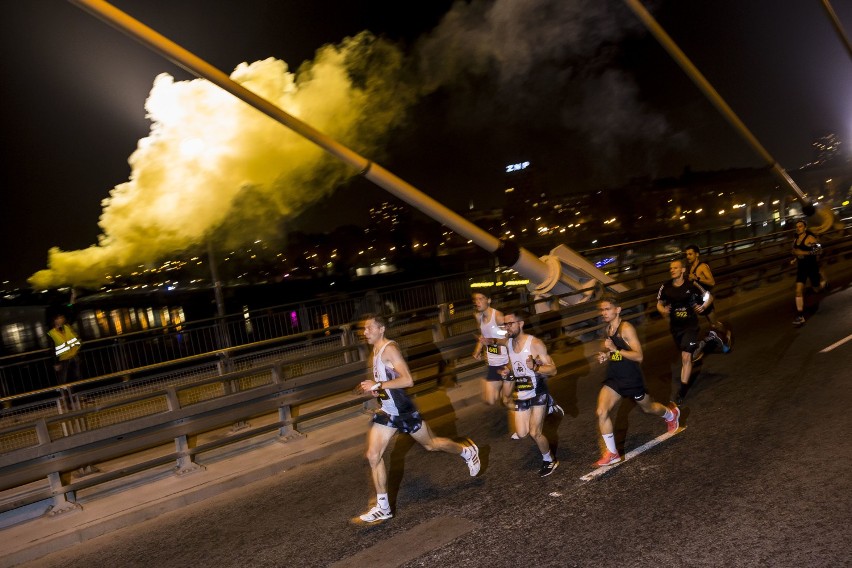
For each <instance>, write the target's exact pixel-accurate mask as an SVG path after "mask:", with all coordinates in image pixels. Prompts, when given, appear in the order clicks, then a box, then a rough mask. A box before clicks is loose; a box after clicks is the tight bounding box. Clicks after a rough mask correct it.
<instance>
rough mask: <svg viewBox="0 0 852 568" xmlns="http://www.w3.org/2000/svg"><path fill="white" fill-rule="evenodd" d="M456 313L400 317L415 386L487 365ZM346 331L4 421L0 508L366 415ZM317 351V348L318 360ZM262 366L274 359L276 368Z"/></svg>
mask: <svg viewBox="0 0 852 568" xmlns="http://www.w3.org/2000/svg"><path fill="white" fill-rule="evenodd" d="M778 242H779V243H780V242H781V241H780V240H779V241H778ZM786 243H787V245H786V246H780V245H776V244H769V243H767V244H766V246H763V245H759V244H755V243H752V244H751V245H748V244H747V243H739V244H738V243H734V244H732V245H731V246H729V247H727V249H726V250H727V252H725V253H724V254H725V255H729V256H730V258H728V257H725V256H723V257H719V258H718V259H717V260H720V261H721V260H722V259H723V258H727V260H728V262H727V263H716V264H717V266H718V268H717V269H716V273H717V274H719V275H720V276H719V277H718V278H717V280H719V281H720V284H719V285H725V284H726V283H727V284H728V285H730V286H731V287H737V286H741V285H743V284H744V283H750V282H757V283H758V284H759V283H760V282H761V281H762V280H770V279H771V278H774V277H776V276H784V275H787V274H790V273H791V272H792V270H793V267H792V266H790V264H789V258H790V256H789V240H787V241H786ZM824 250H825V255H824V258H823V262H824V263H825V264H829V265H830V264H832V263H836V262H845V261H847V260H848V259H850V258H852V237H850V236H849V235H848V234H846V232H845V231H844V232H841V233H839V234H838V235H836V236H835V237H834V238H833V239H827V243H826V246H825V247H824ZM736 258H739V259H740V261H736ZM669 260H670V259H669V258H661V259H658V262H657V264H659V265H660V266H665V265H667V263H668V261H669ZM646 268H647V270H645V271H644V274H642V275H638V276H633V275H632V276H631V278H638V279H639V281H643V282H644V283H645V286H644V287H641V288H636V289H635V290H632V291H631V292H629V293H626V294H625V295H624V296H623V299H624V300H625V302H626V306H625V307H626V308H627V309H628V311H631V310H632V312H633V313H632V314H631V315H630V317H633V318H642V317H644V316H645V315H646V314H647V313H648V312H649V311H650V310H651V309H652V308H651V307H652V305H653V302H654V298H655V295H656V290H657V286H658V283H656V282H649V280H654V279H655V276H653V274H656V272H655V271H653V270H651V265H648V266H646ZM660 272H661V273H662V270H661V271H660ZM652 273H653V274H652ZM719 285H717V287H718V286H719ZM548 302H551V300H548ZM530 306H531V307H534V306H532V304H530ZM533 311H537V310H533ZM446 312H447V310H446V306H435V307H434V311H433V313H434V318H435V319H430V320H427V321H421V322H412V321H407V320H405V319H398V320H397V323H396V324H395V325H392V329H391V330H390V332H389V334H390V335H391V336H392V337H395V338H397V340H398V341H399V342H400V345H401V346H402V347H403V348H404V349H405V350H406V351H407V355H408V357H409V360H410V363H411V366H412V369H413V371H414V372H415V376H416V381H417V382H416V387H415V388H429V385H430V384H437V381H439V380H441V378H442V377H444V376H446V375H447V374H450V373H454V374H457V373H459V372H462V371H463V370H464V369H465V368H466V366H465V365H467V366H469V367H471V368H472V367H474V366H476V365H478V364H479V362H471V360H470V359H468V360H467V362H466V363H465V362H464V361H465V358H467V357H468V356H469V354H470V351H471V344H472V337H471V334H472V333H475V331H476V329H475V323H474V321H473V318H472V317H471V316H470V314H471V312H470V311H469V310H467V311H457V312H456V314H455V316H453V317H449V318H447V317H445V314H446ZM462 312H463V313H462ZM441 314H444V316H442V315H441ZM400 315H402V314H400ZM430 316H431V314H430ZM533 320H534V321H533V326H534V328H535V333H536V334H537V335H539V336H541V337H543V338H544V339H545V340H546V341H548V342H550V343H551V344H552V343H554V342H558V341H566V340H567V341H581V340H582V338H583V336H584V335H587V334H593V333H594V332H595V331H596V330H597V329H598V328H599V327H600V326H599V324H598V322H597V310H596V308H595V306H594V305H592V304H589V303H586V304H577V305H573V306H569V307H565V308H560V309H557V310H550V311H542V312H541V313H538V314H537V315H536V316H535V318H533ZM339 332H340V333H339V336H338V337H334V336H332V339H330V340H329V341H328V343H325V344H318V343H317V340H307V341H303V342H302V343H295V344H294V343H291V344H290V345H289V346H287V345H281V346H271V345H270V346H267V348H268V349H267V350H265V351H264V350H259V351H255V352H253V353H252V354H251V355H250V356H252V357H256V361H255V362H252V363H250V362H248V361H246V362H245V365H246V366H245V367H244V368H241V369H236V368H233V369H232V370H229V371H227V372H224V373H222V374H221V375H220V374H216V375H214V376H209V375H208V376H197V377H193V378H192V379H191V380H187V381H184V382H181V381H172V382H166V383H157V382H155V381H154V382H151V383H150V384H148V385H147V386H143V385H142V384H141V383H140V384H139V388H138V389H137V390H135V391H130V390H127V389H132V388H136V387H137V385H134V384H133V381H130V383H131V384H130V385H125V384H121V385H116V388H118V389H125V390H124V392H123V393H122V394H121V395H120V396H113V397H110V396H109V389H110V388H112V387H101V388H103V389H104V390H103V392H102V393H101V395H102V396H99V397H98V396H94V397H93V399H92V400H93V402H92V406H90V407H84V408H80V409H76V410H74V411H72V412H63V413H62V414H53V415H50V414H47V413H45V414H44V415H42V416H39V417H33V416H27V417H22V416H17V418H16V419H15V422H16V423H14V424H5V425H4V427H3V428H2V429H0V454H2V455H0V491H4V492H11V493H12V494H11V496H7V497H6V498H5V499H4V500H3V501H2V502H0V511H8V510H10V509H13V508H17V507H20V506H22V505H24V504H29V503H35V502H38V501H40V500H43V499H46V498H48V497H52V498H53V499H54V511H55V512H59V511H62V510H66V509H67V508H69V507H74V506H75V504H74V492H75V491H77V490H79V489H82V488H87V487H93V486H96V485H98V484H101V483H105V482H107V481H111V480H115V479H118V478H120V477H122V476H124V475H130V474H133V473H137V472H140V471H144V470H146V469H149V468H152V467H157V466H161V465H164V464H167V463H170V462H172V463H173V462H175V461H176V462H177V466H176V467H175V471H176V472H177V473H181V472H186V471H191V470H192V469H193V468H194V467H195V466H194V464H193V462H192V460H193V457H194V456H196V455H198V454H199V453H200V452H202V451H206V449H209V448H212V447H214V446H215V447H219V446H221V445H224V444H228V443H231V442H233V441H237V440H243V439H246V438H249V437H252V436H257V435H259V434H261V433H268V432H271V431H274V430H276V429H277V430H278V432H279V435H280V436H282V437H285V438H286V437H287V436H291V435H293V434H294V432H295V430H294V429H295V428H296V427H297V426H298V425H299V424H300V422H303V421H305V420H308V419H314V418H318V417H323V416H329V415H332V414H334V413H338V412H341V411H359V410H361V409H362V407H363V404H364V402H366V401H369V400H371V398H365V397H360V398H359V397H353V396H352V395H351V392H350V388H351V386H352V385H354V384H355V383H357V382H358V377H360V376H361V375H363V373H364V372H365V371H366V369H365V358H366V348H365V346H364V345H362V344H359V343H358V342H357V341H356V337H355V333H354V331H353V330H352V329H351V327H341V328H340V329H339ZM341 338H346V339H345V340H344V339H341ZM288 347H289V348H291V351H289V352H288V351H286V349H287V348H288ZM311 347H314V348H315V349H314V350H313V351H311ZM234 349H236V348H234ZM277 349H285V351H278V350H277ZM300 349H301V351H300ZM263 357H270V358H271V359H272V360H273V361H272V362H266V361H265V360H264V359H263ZM211 364H212V362H211ZM217 373H218V371H217ZM131 392H133V394H132V396H129V394H130V393H131ZM92 394H94V393H92ZM308 404H310V405H311V406H312V407H313V408H314V410H313V411H311V412H310V413H309V414H303V413H302V412H301V409H302V407H307V405H308ZM273 412H277V413H278V420H277V421H274V423H273V424H272V425H269V424H267V425H264V426H262V427H259V428H254V429H252V428H249V429H245V430H244V431H240V432H237V433H236V435H235V436H229V437H228V440H219V441H217V442H215V443H214V445H213V446H201V447H195V448H190V446H189V443H188V441H187V437H188V436H191V435H193V436H194V435H198V434H200V433H203V432H205V431H209V430H211V429H216V428H223V427H227V426H229V425H233V424H237V423H240V422H243V421H246V420H248V419H250V418H252V417H253V416H257V415H259V414H263V413H273ZM170 440H174V443H175V444H176V447H177V451H176V452H174V453H171V454H169V455H167V456H160V457H157V458H154V459H148V460H142V461H139V462H138V463H136V464H135V465H132V466H129V467H125V468H122V470H121V471H120V472H116V471H113V472H109V473H107V474H92V475H89V476H86V477H84V478H81V479H79V480H71V475H70V474H71V473H72V472H73V471H74V470H76V469H79V468H86V467H89V466H92V465H94V464H96V463H97V462H98V461H103V460H107V459H113V458H117V457H120V456H124V455H128V454H131V453H134V452H138V451H140V450H143V449H146V448H150V447H154V446H157V445H162V444H164V443H168V442H169V441H170ZM39 480H41V483H42V484H43V485H42V487H41V488H40V489H35V490H33V489H32V488H28V489H27V490H26V491H25V492H17V493H16V492H15V490H16V488H19V487H21V486H23V485H27V484H32V483H36V484H38V483H39ZM45 482H46V483H45Z"/></svg>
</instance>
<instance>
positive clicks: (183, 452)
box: [175, 434, 207, 476]
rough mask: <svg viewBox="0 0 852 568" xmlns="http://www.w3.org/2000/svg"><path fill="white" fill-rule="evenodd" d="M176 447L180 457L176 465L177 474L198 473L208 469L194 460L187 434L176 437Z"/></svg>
mask: <svg viewBox="0 0 852 568" xmlns="http://www.w3.org/2000/svg"><path fill="white" fill-rule="evenodd" d="M175 447H176V448H177V453H178V459H177V465H176V466H175V475H177V476H183V475H189V474H190V473H198V472H199V471H204V470H205V469H207V468H206V467H204V466H203V465H198V464H197V463H195V462H194V461H192V455H191V454H190V453H189V441H188V440H187V438H186V434H184V435H182V436H178V437H177V438H175Z"/></svg>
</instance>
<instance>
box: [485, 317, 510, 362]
mask: <svg viewBox="0 0 852 568" xmlns="http://www.w3.org/2000/svg"><path fill="white" fill-rule="evenodd" d="M484 319H485V318H481V319H480V320H479V330H480V331H481V332H482V337H484V338H486V339H503V338H505V337H506V331H505V330H503V329H501V328H500V326H498V325H497V311H496V310H491V319H489V320H488V321H483V320H484ZM485 353H486V355H487V358H488V365H489V366H490V367H502V366H504V365H506V363H508V362H509V353H508V352H507V350H506V346H505V345H486V346H485Z"/></svg>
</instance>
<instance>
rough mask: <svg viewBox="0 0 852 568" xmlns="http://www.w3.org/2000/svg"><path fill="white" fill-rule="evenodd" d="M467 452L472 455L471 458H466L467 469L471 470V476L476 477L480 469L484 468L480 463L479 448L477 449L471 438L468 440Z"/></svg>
mask: <svg viewBox="0 0 852 568" xmlns="http://www.w3.org/2000/svg"><path fill="white" fill-rule="evenodd" d="M467 450H469V451H468V453H469V454H470V456H469V457H467V458H465V460H464V461H465V463H467V468H468V469H469V470H470V476H471V477H476V476H477V474H478V473H479V468H480V467H482V464H481V463H480V461H479V448H478V447H476V444H474V443H473V440H471V439H470V438H468V439H467Z"/></svg>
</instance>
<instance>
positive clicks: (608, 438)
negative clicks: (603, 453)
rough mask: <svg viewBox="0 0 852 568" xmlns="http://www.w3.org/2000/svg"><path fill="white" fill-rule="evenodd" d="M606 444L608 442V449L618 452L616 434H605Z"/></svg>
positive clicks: (614, 452)
mask: <svg viewBox="0 0 852 568" xmlns="http://www.w3.org/2000/svg"><path fill="white" fill-rule="evenodd" d="M602 437H603V439H604V444H606V449H607V450H608V451H610V452H611V453H613V454H617V453H618V451H616V448H615V434H603V436H602Z"/></svg>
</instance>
